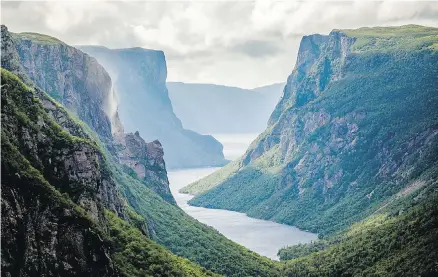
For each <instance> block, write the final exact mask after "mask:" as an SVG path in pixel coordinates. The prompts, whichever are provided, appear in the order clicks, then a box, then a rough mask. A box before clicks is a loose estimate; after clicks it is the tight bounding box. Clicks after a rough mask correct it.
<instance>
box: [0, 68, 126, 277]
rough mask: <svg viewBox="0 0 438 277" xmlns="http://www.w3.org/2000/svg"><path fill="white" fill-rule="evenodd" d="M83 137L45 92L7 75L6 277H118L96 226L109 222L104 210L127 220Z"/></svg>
mask: <svg viewBox="0 0 438 277" xmlns="http://www.w3.org/2000/svg"><path fill="white" fill-rule="evenodd" d="M38 95H39V96H40V97H42V98H41V100H42V101H44V104H43V103H42V102H41V100H39V98H38ZM43 105H44V106H43ZM57 120H59V122H60V123H61V124H62V127H61V126H60V125H58V123H56V121H57ZM72 134H74V135H75V136H73V135H72ZM84 134H85V133H84V132H83V131H80V127H79V126H76V125H75V124H74V122H73V121H72V120H71V119H70V118H69V117H68V116H67V114H66V113H65V111H63V110H62V109H61V108H59V107H57V106H56V105H55V103H53V102H51V100H50V99H48V98H47V97H44V94H43V93H42V92H37V93H34V92H33V91H32V90H31V89H30V88H27V87H25V86H24V85H23V84H22V83H20V82H19V81H18V79H17V78H16V77H14V75H12V74H11V73H9V72H7V71H5V70H3V69H2V226H3V227H4V228H5V229H3V232H2V245H3V247H4V248H3V249H5V251H4V252H3V251H2V274H6V275H5V276H7V274H8V273H9V274H10V275H9V276H27V275H26V274H29V275H30V276H32V275H40V274H42V275H47V276H55V275H65V276H77V275H80V274H93V275H97V276H109V275H111V274H113V273H114V272H113V268H112V264H111V260H110V259H109V258H108V253H109V249H108V247H107V246H105V244H104V243H103V241H102V238H101V236H102V234H100V235H99V233H98V230H97V229H95V224H103V223H104V222H105V216H104V209H108V210H111V211H113V212H114V213H116V214H117V215H118V216H120V217H122V218H127V216H126V213H125V210H124V204H123V202H122V200H121V199H120V198H119V195H118V192H117V190H116V185H115V183H114V181H113V179H112V178H111V176H110V175H109V174H108V173H107V172H106V171H105V170H106V169H105V165H104V162H103V159H102V156H101V154H100V153H99V152H98V150H97V149H96V145H93V144H91V143H90V142H89V141H88V140H87V138H86V137H83V136H81V135H84ZM78 135H79V136H78Z"/></svg>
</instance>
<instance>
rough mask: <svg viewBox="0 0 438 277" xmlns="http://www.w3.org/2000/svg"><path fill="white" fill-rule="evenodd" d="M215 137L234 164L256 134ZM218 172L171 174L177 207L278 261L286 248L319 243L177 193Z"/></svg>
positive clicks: (312, 236) (292, 229)
mask: <svg viewBox="0 0 438 277" xmlns="http://www.w3.org/2000/svg"><path fill="white" fill-rule="evenodd" d="M213 136H214V137H215V138H216V139H218V140H219V141H220V142H221V143H222V144H223V145H224V154H225V157H226V158H227V159H230V160H233V159H236V158H237V157H239V156H240V155H242V154H243V153H244V152H245V151H246V149H247V147H248V146H249V144H250V143H251V142H252V140H253V139H255V138H256V136H257V134H218V135H213ZM218 169H219V167H211V168H194V169H184V170H176V171H169V172H168V176H169V181H170V189H171V191H172V194H173V196H174V197H175V200H176V202H177V204H178V206H180V207H181V208H182V209H183V210H184V211H185V212H186V213H187V214H189V215H190V216H192V217H194V218H196V219H197V220H199V221H200V222H202V223H205V224H207V225H209V226H212V227H214V228H215V229H216V230H218V231H219V232H221V233H222V234H223V235H225V236H226V237H227V238H229V239H231V240H233V241H235V242H237V243H239V244H241V245H243V246H245V247H247V248H249V249H251V250H253V251H255V252H257V253H259V254H261V255H263V256H266V257H269V258H271V259H278V257H277V252H278V250H279V249H280V248H281V247H283V246H286V245H294V244H298V243H306V242H310V241H312V240H316V239H317V235H316V234H313V233H309V232H304V231H301V230H299V229H297V228H295V227H293V226H288V225H284V224H278V223H275V222H271V221H266V220H260V219H254V218H250V217H248V216H246V214H243V213H238V212H232V211H227V210H219V209H206V208H201V207H193V206H190V205H188V204H187V202H188V201H189V200H190V199H191V198H192V197H193V196H191V195H187V194H181V193H179V192H178V190H179V189H181V188H182V187H184V186H186V185H188V184H190V183H192V182H194V181H196V180H198V179H201V178H202V177H204V176H207V175H209V174H211V173H213V172H214V171H216V170H218Z"/></svg>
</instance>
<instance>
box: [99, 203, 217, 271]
mask: <svg viewBox="0 0 438 277" xmlns="http://www.w3.org/2000/svg"><path fill="white" fill-rule="evenodd" d="M106 217H107V219H108V223H109V237H110V243H111V249H112V251H113V255H112V257H113V260H114V263H115V265H116V267H117V268H118V269H119V271H120V273H121V274H122V275H123V276H126V277H129V276H133V277H134V276H135V277H140V276H219V275H216V274H213V273H211V272H209V271H207V270H205V269H204V268H202V267H200V266H198V265H195V264H193V263H192V262H190V261H189V260H187V259H183V258H180V257H177V256H175V255H173V254H172V253H171V252H170V251H168V250H167V249H165V248H164V247H162V246H160V245H158V244H157V243H155V242H153V241H151V240H150V239H148V238H147V237H146V236H145V235H144V234H142V233H141V232H140V230H139V229H137V228H135V227H133V226H131V225H130V224H129V223H128V222H126V221H123V220H121V219H120V218H118V217H117V216H116V215H114V214H113V213H111V212H108V211H107V212H106Z"/></svg>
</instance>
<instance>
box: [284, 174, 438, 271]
mask: <svg viewBox="0 0 438 277" xmlns="http://www.w3.org/2000/svg"><path fill="white" fill-rule="evenodd" d="M437 184H438V183H435V188H434V189H431V190H430V191H429V192H428V193H427V194H424V195H422V196H421V197H420V199H417V203H416V204H415V205H413V206H412V207H409V209H408V210H407V211H406V212H403V213H401V215H375V216H371V217H369V218H367V220H365V221H363V222H360V223H356V224H354V225H353V226H352V227H350V228H349V229H348V230H347V231H346V232H344V233H342V234H339V235H336V236H333V237H331V238H329V239H327V240H323V241H318V242H316V243H313V244H307V245H299V246H294V247H290V248H284V249H281V250H280V251H279V254H280V258H281V259H282V260H289V259H293V260H291V261H288V262H287V263H286V264H285V265H284V272H283V274H284V275H285V276H309V277H310V276H318V277H321V276H387V277H389V276H436V275H437V274H438V267H437V263H436V262H437V258H438V240H437V238H438V206H437V203H438V193H437Z"/></svg>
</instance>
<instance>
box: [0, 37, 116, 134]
mask: <svg viewBox="0 0 438 277" xmlns="http://www.w3.org/2000/svg"><path fill="white" fill-rule="evenodd" d="M4 31H7V30H4ZM4 31H2V32H4ZM11 37H12V39H13V42H14V45H15V47H16V50H17V53H18V57H19V62H20V64H21V68H22V69H23V71H24V73H25V74H26V75H27V76H28V77H29V78H30V79H31V80H32V81H33V82H34V83H35V84H36V85H37V86H38V87H40V88H41V89H43V90H44V91H46V92H47V93H48V94H49V95H50V96H51V97H53V98H54V99H55V100H57V101H59V102H60V103H62V104H63V105H64V106H65V107H67V109H69V110H71V111H73V112H74V113H75V114H77V115H78V117H79V118H80V119H81V120H83V121H84V122H86V123H87V124H88V125H90V127H91V128H92V129H94V130H95V131H96V132H97V133H98V134H99V135H100V136H101V137H102V138H108V139H109V138H111V123H110V119H109V116H108V114H107V113H105V109H106V107H107V106H109V103H108V101H109V96H110V92H111V78H110V77H109V75H108V73H107V72H106V71H105V70H104V69H103V67H102V66H100V65H99V64H98V63H97V61H96V60H95V59H93V58H91V57H89V56H88V55H86V54H84V53H83V52H81V51H80V50H78V49H76V48H74V47H71V46H69V45H67V44H65V43H63V42H62V41H59V40H57V39H55V38H52V37H49V36H46V35H42V34H35V33H19V34H15V33H11Z"/></svg>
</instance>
